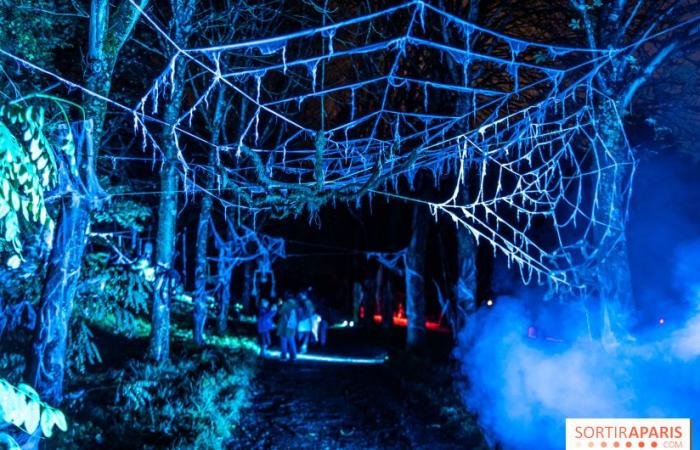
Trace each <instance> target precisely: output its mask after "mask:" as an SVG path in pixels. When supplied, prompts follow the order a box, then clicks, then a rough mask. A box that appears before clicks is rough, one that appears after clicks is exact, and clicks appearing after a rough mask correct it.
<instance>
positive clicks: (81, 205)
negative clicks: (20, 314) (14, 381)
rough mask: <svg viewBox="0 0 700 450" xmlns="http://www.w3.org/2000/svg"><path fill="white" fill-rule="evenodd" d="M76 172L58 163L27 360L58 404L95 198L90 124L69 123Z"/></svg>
mask: <svg viewBox="0 0 700 450" xmlns="http://www.w3.org/2000/svg"><path fill="white" fill-rule="evenodd" d="M73 136H74V142H75V145H76V156H77V157H78V160H77V161H78V176H79V177H80V179H76V177H75V176H73V175H72V174H71V169H70V163H69V162H67V161H66V160H65V158H62V161H61V162H59V180H60V182H59V189H60V191H61V192H62V193H65V195H64V197H63V198H62V204H61V212H60V215H59V217H58V222H57V227H56V231H55V233H54V240H53V246H52V248H51V253H50V255H49V260H48V263H47V270H46V279H45V281H44V288H43V290H42V293H41V300H40V303H39V317H38V320H37V323H36V327H35V334H34V343H33V345H32V353H31V354H30V358H29V365H28V374H27V375H28V379H29V380H30V382H31V383H32V385H33V386H34V387H35V388H36V390H37V392H39V395H40V396H41V399H42V400H43V401H46V402H47V403H49V404H51V405H59V404H60V403H61V400H62V399H63V376H64V369H65V364H66V346H67V340H68V331H69V324H70V317H71V313H72V311H73V299H74V297H75V293H76V291H77V288H78V281H79V280H80V269H81V262H82V257H83V252H84V250H85V244H86V242H87V234H88V228H89V225H90V209H91V207H92V205H93V201H95V200H99V192H98V191H99V190H98V189H97V187H98V185H97V183H96V180H95V177H94V172H93V169H94V152H93V142H92V138H93V135H92V123H91V122H85V125H84V129H80V127H79V126H77V125H76V126H74V127H73Z"/></svg>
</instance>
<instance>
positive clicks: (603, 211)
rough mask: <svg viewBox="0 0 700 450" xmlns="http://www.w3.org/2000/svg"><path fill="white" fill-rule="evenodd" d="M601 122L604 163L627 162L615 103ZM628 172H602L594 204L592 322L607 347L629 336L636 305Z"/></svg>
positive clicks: (602, 114)
mask: <svg viewBox="0 0 700 450" xmlns="http://www.w3.org/2000/svg"><path fill="white" fill-rule="evenodd" d="M599 124H600V127H601V129H600V132H601V136H602V139H603V140H604V142H605V146H606V152H609V153H608V154H607V155H606V154H601V155H599V158H600V159H601V165H603V166H607V165H613V164H619V163H622V162H626V161H628V160H629V158H628V155H627V154H626V152H627V148H626V146H625V145H624V142H623V139H624V136H623V134H622V130H621V129H620V124H619V120H618V117H617V115H616V114H615V110H614V108H613V106H612V105H610V104H606V105H605V106H603V107H601V109H600V115H599ZM601 153H602V152H601ZM611 159H612V160H611ZM628 171H629V168H628V167H627V166H624V165H618V166H616V168H615V170H604V171H602V172H601V175H600V179H599V184H598V197H597V204H596V207H595V213H596V218H597V219H598V220H599V221H600V222H601V223H597V224H595V225H594V233H595V239H596V240H597V241H598V242H603V246H602V247H601V248H600V252H601V255H602V258H601V260H600V262H599V264H597V265H596V267H595V278H596V281H597V285H598V288H599V292H598V295H599V297H600V298H599V300H598V302H599V304H598V305H597V306H598V307H597V308H594V311H595V313H596V314H595V315H594V318H593V322H594V328H595V329H597V333H595V334H599V337H600V339H601V342H602V343H603V345H604V346H606V347H614V346H616V345H617V344H619V343H620V342H621V341H626V340H628V339H629V338H630V332H629V327H630V325H631V320H632V314H633V307H634V305H633V300H632V282H631V276H630V268H629V257H628V254H627V240H626V237H625V227H626V222H627V196H626V192H627V189H626V186H625V184H624V183H625V181H626V180H627V179H628V176H627V175H628ZM606 219H607V220H606Z"/></svg>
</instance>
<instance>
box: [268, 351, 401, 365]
mask: <svg viewBox="0 0 700 450" xmlns="http://www.w3.org/2000/svg"><path fill="white" fill-rule="evenodd" d="M279 357H280V351H279V350H268V352H267V359H278V358H279ZM388 359H389V356H388V355H380V356H377V357H374V358H354V357H350V356H331V355H317V354H312V353H301V354H298V355H297V360H298V361H313V362H326V363H336V364H384V363H385V362H386V361H387V360H388Z"/></svg>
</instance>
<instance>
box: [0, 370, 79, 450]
mask: <svg viewBox="0 0 700 450" xmlns="http://www.w3.org/2000/svg"><path fill="white" fill-rule="evenodd" d="M0 413H1V416H2V420H3V421H4V422H6V423H9V424H12V425H14V426H16V427H18V428H20V429H21V430H23V431H24V432H26V433H28V434H34V432H35V431H36V430H37V429H38V428H39V427H41V433H42V435H43V436H45V437H51V436H52V435H53V428H54V426H55V427H57V428H58V429H59V430H61V431H66V430H67V429H68V424H67V423H66V417H65V416H64V415H63V413H62V412H61V411H60V410H58V409H56V408H52V407H50V406H49V405H47V404H46V403H44V402H42V401H41V399H40V398H39V394H38V393H37V392H36V391H35V390H34V389H33V388H32V387H31V386H29V385H26V384H19V385H18V386H17V387H15V386H13V385H12V384H10V383H9V382H7V381H6V380H4V379H2V378H0ZM0 441H2V442H4V443H5V444H6V445H8V446H9V447H10V448H19V446H18V445H17V443H16V442H14V440H13V439H12V438H11V437H10V436H9V435H7V434H3V433H0ZM13 444H14V447H13Z"/></svg>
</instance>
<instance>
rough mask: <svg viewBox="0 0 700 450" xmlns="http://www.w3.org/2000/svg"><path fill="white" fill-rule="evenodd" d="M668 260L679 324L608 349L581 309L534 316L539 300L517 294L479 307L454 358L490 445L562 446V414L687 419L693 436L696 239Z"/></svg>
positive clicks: (699, 280) (698, 312) (698, 276)
mask: <svg viewBox="0 0 700 450" xmlns="http://www.w3.org/2000/svg"><path fill="white" fill-rule="evenodd" d="M675 259H676V263H675V267H674V268H673V285H674V289H673V292H671V293H668V294H667V295H671V294H673V295H677V296H682V298H683V299H684V302H681V304H685V307H684V311H683V314H680V313H677V314H676V316H684V319H681V317H678V319H677V320H675V321H674V323H675V324H676V325H674V324H669V323H663V324H662V323H659V322H657V323H656V324H655V326H653V327H647V328H643V329H639V330H637V332H636V333H635V337H636V341H635V342H634V343H632V344H627V345H623V346H621V347H619V348H618V349H617V350H615V351H610V350H608V351H606V350H604V349H603V348H602V347H601V346H600V345H599V344H597V343H596V342H593V341H591V339H590V338H589V337H588V335H587V333H586V330H585V325H583V324H582V320H581V318H582V317H585V315H584V313H583V312H582V310H581V308H582V307H581V306H577V305H567V306H566V307H559V308H557V307H556V306H552V307H545V308H544V310H545V311H546V314H542V313H537V306H535V305H541V304H542V300H541V297H540V298H529V297H532V293H527V292H525V293H523V294H522V295H519V296H517V298H516V297H501V298H498V299H497V300H496V302H495V306H494V307H493V308H485V309H482V310H480V312H478V313H477V314H476V315H475V316H474V318H473V320H472V323H471V324H470V326H468V327H466V328H465V330H464V331H463V332H462V333H461V334H460V335H459V345H458V348H457V350H456V357H457V358H458V359H459V361H460V362H461V368H462V372H463V374H464V375H466V377H467V379H468V383H469V385H468V386H465V387H464V390H463V396H464V401H465V403H466V405H467V406H468V407H469V408H470V409H471V410H473V411H474V412H476V413H477V414H478V417H479V423H480V425H481V427H482V428H483V430H484V432H485V433H486V434H487V436H488V439H489V440H490V441H491V442H492V443H498V444H499V445H500V446H501V447H502V448H505V449H535V448H537V449H562V448H564V442H565V440H564V431H565V419H566V418H567V417H601V418H608V417H610V418H614V417H640V418H646V417H650V418H654V417H663V418H674V417H690V418H691V421H693V420H694V421H695V422H694V423H693V425H692V426H693V432H694V434H695V433H700V430H699V429H698V428H699V427H698V425H697V422H700V240H698V241H696V242H693V243H690V244H688V245H684V246H682V247H680V249H679V251H678V252H676V258H675ZM659 301H664V299H663V298H660V299H659ZM676 303H678V302H676ZM584 321H585V319H584ZM531 327H534V328H531ZM528 335H529V336H528ZM571 336H577V337H578V339H576V338H571ZM562 337H565V340H564V341H563V342H562V341H560V338H562ZM696 436H700V434H696Z"/></svg>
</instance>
